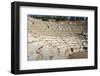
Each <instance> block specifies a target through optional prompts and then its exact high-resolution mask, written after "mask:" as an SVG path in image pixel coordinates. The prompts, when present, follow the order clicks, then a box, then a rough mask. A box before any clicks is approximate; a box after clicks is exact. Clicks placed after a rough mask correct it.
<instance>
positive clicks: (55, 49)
mask: <svg viewBox="0 0 100 76" xmlns="http://www.w3.org/2000/svg"><path fill="white" fill-rule="evenodd" d="M84 25H85V27H84ZM27 28H28V30H27V34H28V41H27V45H28V47H27V48H28V57H27V58H28V60H56V59H74V58H75V59H76V58H87V55H88V54H87V53H88V51H87V49H88V47H87V45H88V43H87V39H88V38H87V37H88V36H87V31H86V30H84V28H86V23H85V21H83V20H80V21H69V20H63V21H61V20H60V21H56V20H54V19H48V20H47V21H43V20H42V19H36V18H32V17H28V19H27Z"/></svg>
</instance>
